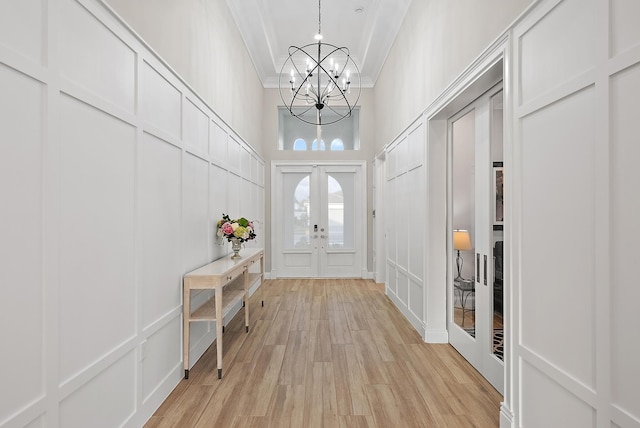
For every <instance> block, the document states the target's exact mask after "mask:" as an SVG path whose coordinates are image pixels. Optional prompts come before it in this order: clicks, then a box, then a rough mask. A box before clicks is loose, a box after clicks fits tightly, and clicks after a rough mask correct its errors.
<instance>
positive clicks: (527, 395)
mask: <svg viewBox="0 0 640 428" xmlns="http://www.w3.org/2000/svg"><path fill="white" fill-rule="evenodd" d="M521 364H522V369H521V371H522V374H521V381H520V387H521V388H522V392H521V394H522V396H521V397H520V406H521V409H520V412H521V415H520V416H521V420H523V421H526V422H527V424H526V425H527V426H531V427H560V426H562V427H595V426H596V425H595V422H596V421H595V410H594V409H593V408H592V407H591V406H589V405H587V404H586V403H585V402H583V401H582V400H580V399H579V398H578V397H576V396H575V395H573V394H571V393H570V392H569V391H568V390H567V389H565V388H563V387H562V386H560V385H558V384H557V383H556V382H554V381H553V380H552V379H550V378H549V377H548V376H547V375H545V374H544V373H542V372H541V371H539V370H537V369H536V368H535V367H533V366H532V365H530V364H529V363H527V362H526V361H522V363H521Z"/></svg>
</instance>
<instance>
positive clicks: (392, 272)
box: [387, 263, 398, 294]
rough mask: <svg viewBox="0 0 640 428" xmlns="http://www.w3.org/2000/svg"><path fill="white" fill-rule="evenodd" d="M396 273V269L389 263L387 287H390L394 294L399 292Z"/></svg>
mask: <svg viewBox="0 0 640 428" xmlns="http://www.w3.org/2000/svg"><path fill="white" fill-rule="evenodd" d="M396 273H397V272H396V267H395V266H394V265H392V264H391V263H387V274H388V278H387V287H389V290H390V291H391V292H392V293H394V294H397V292H398V287H397V284H398V281H397V278H396Z"/></svg>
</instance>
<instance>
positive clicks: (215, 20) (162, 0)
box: [105, 0, 263, 152]
mask: <svg viewBox="0 0 640 428" xmlns="http://www.w3.org/2000/svg"><path fill="white" fill-rule="evenodd" d="M105 2H106V3H108V4H109V5H110V6H111V7H113V9H114V10H115V11H116V12H117V13H118V14H119V15H120V16H121V17H122V18H123V19H124V20H125V21H126V22H127V24H128V25H130V26H131V27H132V28H133V29H134V30H135V31H136V33H138V34H139V35H140V36H141V37H142V38H143V39H144V40H145V41H146V42H147V43H148V44H149V45H150V46H151V47H152V48H153V49H154V50H155V51H156V52H157V53H158V54H159V55H160V57H162V58H163V59H164V60H165V61H167V63H168V64H169V65H170V66H171V68H173V69H174V70H175V71H176V72H177V73H178V75H179V76H181V77H182V78H183V79H184V80H185V81H186V82H187V83H188V84H189V85H190V86H191V87H192V88H193V90H194V91H195V92H196V93H197V94H198V95H199V96H200V97H202V99H203V100H204V101H205V102H206V103H207V104H208V105H209V106H211V108H212V109H213V110H214V111H215V112H216V113H217V114H218V115H220V116H221V117H223V118H224V120H225V121H226V122H227V123H228V124H229V125H230V126H231V127H232V128H233V129H234V130H235V131H236V132H237V133H238V135H240V136H241V137H242V138H243V139H245V140H246V141H250V142H251V144H252V145H254V147H256V150H258V152H262V143H263V138H262V125H263V123H262V120H263V116H262V110H261V107H262V96H263V88H262V83H261V82H260V79H259V78H258V75H257V73H256V71H255V67H254V66H253V63H252V62H251V58H250V57H249V54H248V52H247V49H246V47H245V45H244V42H243V40H242V37H241V36H240V32H239V31H238V29H237V27H236V25H235V21H234V19H233V16H232V15H231V12H230V11H229V8H228V7H227V4H226V1H225V0H207V1H202V0H180V1H175V0H136V1H131V0H105Z"/></svg>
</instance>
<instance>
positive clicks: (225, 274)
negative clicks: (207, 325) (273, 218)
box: [182, 248, 264, 379]
mask: <svg viewBox="0 0 640 428" xmlns="http://www.w3.org/2000/svg"><path fill="white" fill-rule="evenodd" d="M256 262H260V271H259V272H258V273H256V272H255V269H254V271H253V272H250V268H251V266H253V265H254V264H255V263H256ZM263 280H264V251H263V249H262V248H245V249H243V250H242V253H241V257H240V258H238V259H232V258H231V255H229V256H226V257H223V258H221V259H219V260H216V261H215V262H212V263H209V264H208V265H205V266H202V267H201V268H198V269H196V270H194V271H192V272H189V273H187V274H185V275H184V279H183V284H182V285H183V294H184V299H183V304H184V306H183V316H182V317H183V329H184V330H183V340H184V347H183V353H184V355H183V358H184V378H185V379H189V328H190V325H191V323H192V322H198V321H215V322H216V347H217V351H218V354H217V357H218V379H222V334H223V331H224V330H223V329H224V326H223V319H224V316H225V315H226V314H227V313H228V312H229V310H230V309H231V308H232V307H233V306H234V305H236V304H237V303H239V302H240V301H242V303H243V306H244V323H245V327H246V331H247V333H248V332H249V287H250V286H251V285H252V284H253V283H255V282H256V281H260V284H262V281H263ZM191 290H214V291H215V293H214V295H213V296H212V297H211V299H209V300H208V301H206V302H205V303H204V304H203V305H202V306H200V307H199V308H197V309H196V310H194V311H193V312H191V309H190V308H191ZM262 305H263V306H264V301H263V302H262Z"/></svg>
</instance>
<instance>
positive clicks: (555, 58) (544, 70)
mask: <svg viewBox="0 0 640 428" xmlns="http://www.w3.org/2000/svg"><path fill="white" fill-rule="evenodd" d="M594 2H595V0H564V1H562V2H560V4H559V5H558V6H556V9H555V10H554V11H553V13H549V14H547V15H545V16H544V17H543V18H542V19H541V20H540V21H539V22H537V23H536V24H535V25H534V26H533V28H531V29H530V30H529V31H527V32H526V33H525V34H524V35H523V36H522V37H521V38H520V40H518V41H517V42H519V43H520V52H521V57H522V58H521V66H520V76H519V77H520V79H519V80H520V82H521V83H520V85H521V88H520V89H521V99H520V100H519V103H520V104H522V103H526V102H529V101H531V100H532V99H533V98H535V97H537V96H539V95H540V94H543V93H545V92H548V91H549V89H550V88H555V87H557V86H558V85H561V84H563V83H565V82H567V81H568V80H570V79H572V78H575V77H577V76H578V75H580V74H582V73H583V72H585V71H587V70H589V69H591V68H593V67H594V63H595V54H596V52H595V47H596V43H595V41H596V34H597V33H596V32H595V31H593V28H594V27H595V16H594V14H595V10H597V8H596V7H595V6H594ZM567 52H571V55H567Z"/></svg>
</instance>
